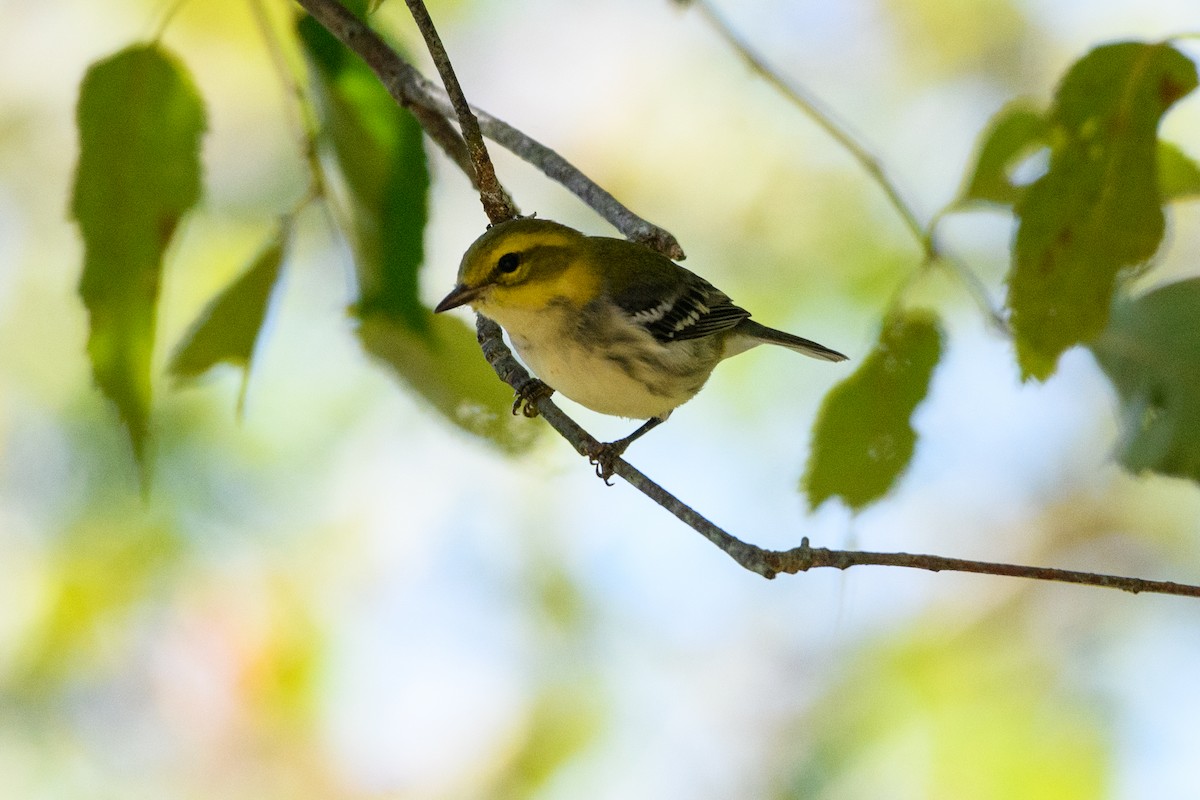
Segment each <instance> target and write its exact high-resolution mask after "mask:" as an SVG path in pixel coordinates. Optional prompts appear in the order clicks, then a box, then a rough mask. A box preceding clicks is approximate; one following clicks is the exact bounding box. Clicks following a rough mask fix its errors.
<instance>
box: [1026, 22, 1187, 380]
mask: <svg viewBox="0 0 1200 800" xmlns="http://www.w3.org/2000/svg"><path fill="white" fill-rule="evenodd" d="M1195 86H1196V67H1195V65H1194V64H1193V63H1192V62H1191V61H1190V60H1189V59H1188V58H1187V57H1186V56H1184V55H1183V54H1181V53H1180V52H1178V51H1177V50H1175V49H1173V48H1172V47H1170V46H1169V45H1166V44H1153V45H1149V44H1140V43H1134V42H1125V43H1120V44H1112V45H1106V46H1103V47H1099V48H1097V49H1095V50H1093V51H1092V52H1091V53H1089V54H1088V55H1086V56H1085V57H1084V58H1082V59H1081V60H1080V61H1078V62H1077V63H1076V64H1075V65H1074V66H1073V67H1071V69H1070V71H1068V73H1067V75H1066V77H1065V78H1064V79H1063V82H1062V84H1061V85H1060V86H1059V88H1058V92H1057V93H1056V95H1055V99H1054V105H1053V107H1052V108H1051V111H1050V114H1049V117H1048V121H1049V124H1050V131H1049V142H1050V165H1049V170H1048V171H1047V172H1046V174H1045V175H1043V176H1042V177H1041V178H1039V179H1038V180H1037V181H1036V182H1035V183H1034V184H1033V185H1031V186H1030V187H1029V188H1028V190H1027V191H1026V192H1025V193H1024V194H1023V195H1022V196H1021V197H1020V199H1019V201H1018V202H1017V205H1016V213H1017V217H1018V219H1019V225H1018V228H1017V235H1016V244H1015V247H1014V253H1013V268H1012V271H1011V272H1010V274H1009V278H1008V285H1009V292H1008V305H1009V308H1010V309H1011V311H1012V327H1013V333H1014V335H1015V340H1016V347H1017V360H1018V362H1019V363H1020V366H1021V372H1022V375H1023V376H1024V377H1025V378H1029V377H1035V378H1038V379H1045V378H1047V377H1049V376H1050V375H1051V374H1052V373H1053V372H1054V368H1055V366H1056V365H1057V363H1058V357H1059V355H1061V354H1062V352H1063V351H1064V350H1066V349H1067V348H1068V347H1071V346H1072V345H1075V344H1078V343H1081V342H1088V341H1091V340H1092V339H1093V338H1095V337H1096V336H1097V335H1098V334H1099V333H1100V331H1102V330H1103V329H1104V325H1105V323H1106V322H1107V321H1108V314H1109V307H1110V304H1111V300H1112V294H1113V286H1114V283H1115V281H1116V278H1117V275H1118V273H1119V272H1120V271H1121V270H1122V269H1124V268H1127V267H1131V266H1134V265H1136V264H1139V263H1141V262H1143V261H1145V260H1146V259H1148V258H1150V256H1152V255H1153V254H1154V252H1155V251H1156V250H1157V249H1158V245H1159V242H1160V241H1161V240H1162V235H1163V227H1164V220H1163V212H1162V208H1161V207H1160V206H1161V203H1162V197H1161V193H1160V191H1159V187H1158V179H1157V153H1158V143H1157V138H1156V136H1157V129H1158V124H1159V120H1160V119H1161V118H1162V115H1163V114H1164V113H1165V112H1166V110H1167V109H1168V108H1170V107H1171V105H1173V104H1174V103H1175V102H1176V101H1177V100H1178V99H1179V98H1181V97H1183V96H1184V95H1186V94H1188V93H1189V92H1190V91H1192V89H1194V88H1195Z"/></svg>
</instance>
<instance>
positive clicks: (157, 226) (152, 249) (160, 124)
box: [71, 45, 205, 466]
mask: <svg viewBox="0 0 1200 800" xmlns="http://www.w3.org/2000/svg"><path fill="white" fill-rule="evenodd" d="M77 123H78V128H79V165H78V168H77V170H76V174H75V190H74V198H73V200H72V204H71V213H72V215H73V216H74V218H75V220H76V221H77V222H78V223H79V228H80V231H81V232H82V234H83V242H84V251H85V255H84V265H83V277H82V279H81V280H80V284H79V293H80V295H81V296H82V298H83V302H84V304H85V305H86V306H87V309H88V313H89V315H90V320H91V329H90V333H89V336H88V354H89V356H90V357H91V361H92V371H93V374H94V375H95V379H96V383H97V384H98V385H99V387H100V389H101V390H102V391H103V392H104V393H105V394H106V395H107V396H108V397H109V398H110V399H112V401H113V402H114V403H115V404H116V406H117V410H118V412H119V413H120V415H121V419H122V420H123V421H124V422H125V425H126V427H127V428H128V431H129V436H130V439H131V441H132V443H133V449H134V452H135V454H136V455H137V457H138V459H139V462H140V463H142V464H143V466H144V464H145V451H146V442H147V437H148V433H149V418H150V367H151V357H152V355H153V352H154V332H155V322H156V317H157V304H158V288H159V283H160V279H161V274H162V260H163V253H164V251H165V250H166V248H167V245H168V244H169V243H170V241H171V237H172V234H173V233H174V231H175V228H176V226H177V225H178V223H179V220H180V218H181V217H182V216H183V215H184V213H186V212H187V210H188V209H190V208H191V207H192V206H193V205H194V204H195V203H196V201H197V199H198V198H199V196H200V137H201V134H202V133H203V132H204V125H205V122H204V106H203V103H202V101H201V99H200V96H199V95H198V94H197V92H196V89H195V87H194V86H193V85H192V81H191V78H190V77H189V76H188V74H187V72H186V71H185V70H184V68H183V67H182V66H181V65H180V64H179V63H178V62H177V61H176V60H175V59H174V58H173V57H171V56H170V55H169V54H167V53H165V52H164V51H162V50H161V49H160V48H159V47H157V46H156V45H138V46H134V47H130V48H128V49H125V50H122V51H121V52H119V53H117V54H116V55H114V56H111V57H109V58H107V59H105V60H103V61H100V62H97V63H96V64H94V65H92V67H91V68H90V69H89V70H88V72H87V75H86V76H85V77H84V79H83V83H82V85H81V87H80V93H79V106H78V109H77Z"/></svg>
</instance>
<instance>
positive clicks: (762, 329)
mask: <svg viewBox="0 0 1200 800" xmlns="http://www.w3.org/2000/svg"><path fill="white" fill-rule="evenodd" d="M734 330H735V331H736V332H737V333H741V334H744V335H745V336H748V337H750V338H751V339H757V340H758V341H759V342H766V343H767V344H777V345H780V346H781V347H786V348H788V349H789V350H795V351H796V352H797V353H803V354H804V355H806V356H810V357H812V358H819V359H821V360H822V361H845V360H846V356H844V355H842V354H841V353H839V352H838V351H837V350H830V349H829V348H828V347H826V346H825V345H823V344H817V343H816V342H814V341H812V340H811V339H805V338H803V337H802V336H793V335H792V334H790V333H785V332H784V331H777V330H775V329H774V328H768V327H767V326H766V325H760V324H758V323H757V322H755V321H754V320H752V319H744V320H742V321H741V322H739V323H738V325H737V327H736V328H735V329H734ZM756 343H757V342H756Z"/></svg>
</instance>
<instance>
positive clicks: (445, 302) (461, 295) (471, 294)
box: [433, 285, 482, 314]
mask: <svg viewBox="0 0 1200 800" xmlns="http://www.w3.org/2000/svg"><path fill="white" fill-rule="evenodd" d="M481 290H482V287H480V286H461V285H460V286H455V287H454V288H453V289H451V290H450V294H448V295H446V296H445V297H443V298H442V302H440V303H438V304H437V307H436V308H434V309H433V310H434V313H437V314H440V313H441V312H443V311H449V310H450V309H452V308H458V307H459V306H462V305H466V304H467V303H469V302H471V301H472V300H474V299H475V298H476V297H478V296H479V293H480V291H481Z"/></svg>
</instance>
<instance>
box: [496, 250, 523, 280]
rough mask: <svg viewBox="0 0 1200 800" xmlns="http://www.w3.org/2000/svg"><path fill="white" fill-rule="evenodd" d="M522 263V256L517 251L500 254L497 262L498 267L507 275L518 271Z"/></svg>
mask: <svg viewBox="0 0 1200 800" xmlns="http://www.w3.org/2000/svg"><path fill="white" fill-rule="evenodd" d="M520 265H521V256H519V255H518V254H516V253H505V254H504V255H502V256H500V260H499V261H497V262H496V269H498V270H500V272H503V273H504V274H506V275H509V274H512V273H514V272H516V271H517V267H519V266H520Z"/></svg>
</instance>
